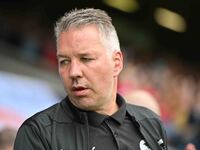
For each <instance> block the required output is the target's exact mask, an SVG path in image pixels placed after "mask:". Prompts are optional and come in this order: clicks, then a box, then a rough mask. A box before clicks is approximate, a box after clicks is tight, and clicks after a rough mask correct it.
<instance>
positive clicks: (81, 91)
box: [72, 86, 88, 96]
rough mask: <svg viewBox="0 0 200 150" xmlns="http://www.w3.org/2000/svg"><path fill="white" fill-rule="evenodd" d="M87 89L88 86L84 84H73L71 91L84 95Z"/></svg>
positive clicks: (77, 94) (76, 94)
mask: <svg viewBox="0 0 200 150" xmlns="http://www.w3.org/2000/svg"><path fill="white" fill-rule="evenodd" d="M87 91H88V88H86V87H84V86H74V87H72V93H73V94H74V95H75V96H84V95H86V92H87Z"/></svg>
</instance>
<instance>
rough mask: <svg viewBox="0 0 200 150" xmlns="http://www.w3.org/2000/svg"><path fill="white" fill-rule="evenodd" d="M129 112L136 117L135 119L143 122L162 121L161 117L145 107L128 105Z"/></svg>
mask: <svg viewBox="0 0 200 150" xmlns="http://www.w3.org/2000/svg"><path fill="white" fill-rule="evenodd" d="M127 111H128V112H129V114H130V115H131V116H133V117H135V119H136V120H138V121H142V120H144V119H156V120H157V119H158V120H160V117H159V116H158V115H157V114H156V113H154V112H153V111H152V110H150V109H148V108H146V107H143V106H138V105H133V104H127Z"/></svg>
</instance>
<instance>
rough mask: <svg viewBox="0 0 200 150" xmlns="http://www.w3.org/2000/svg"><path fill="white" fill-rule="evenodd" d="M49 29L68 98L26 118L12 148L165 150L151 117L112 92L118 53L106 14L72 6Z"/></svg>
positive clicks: (158, 127) (159, 129)
mask: <svg viewBox="0 0 200 150" xmlns="http://www.w3.org/2000/svg"><path fill="white" fill-rule="evenodd" d="M55 33H56V38H57V58H58V63H59V74H60V76H61V79H62V81H63V83H64V87H65V89H66V92H67V95H68V96H67V97H66V98H65V99H64V100H63V101H61V102H60V103H58V104H56V105H54V106H52V107H50V108H48V109H46V110H44V111H42V112H39V113H37V114H36V115H34V116H32V117H31V118H29V119H28V120H26V121H25V122H24V123H23V125H22V126H21V127H20V129H19V131H18V134H17V137H16V141H15V145H14V150H33V149H35V150H133V149H135V150H150V149H151V150H166V149H167V144H166V135H165V131H164V129H163V126H162V124H161V122H160V120H159V118H158V117H157V115H156V114H154V113H153V112H152V111H150V110H148V109H145V108H143V107H139V106H134V105H130V104H126V103H125V100H124V99H123V98H122V97H121V96H120V95H118V94H117V81H118V76H119V73H120V72H121V70H122V68H123V56H122V52H121V51H120V46H119V41H118V36H117V33H116V31H115V28H114V26H113V25H112V23H111V18H110V17H109V16H108V15H107V13H106V12H104V11H102V10H99V9H93V8H88V9H80V10H77V9H75V10H72V11H71V12H69V13H66V14H65V15H64V16H63V17H62V18H60V19H59V20H58V22H57V24H56V27H55Z"/></svg>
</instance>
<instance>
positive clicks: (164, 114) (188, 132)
mask: <svg viewBox="0 0 200 150" xmlns="http://www.w3.org/2000/svg"><path fill="white" fill-rule="evenodd" d="M14 18H15V19H14V20H7V19H6V17H5V18H1V19H0V51H1V52H2V53H4V54H5V55H9V56H11V57H14V58H15V59H20V60H23V61H24V62H25V63H30V64H34V65H36V66H38V67H43V68H45V69H51V70H55V71H56V69H57V68H56V65H57V63H56V55H55V54H56V47H55V41H54V36H53V33H52V32H53V26H50V27H49V26H48V27H47V26H45V25H44V24H41V21H40V22H37V20H34V18H32V17H31V18H23V17H19V16H15V17H14ZM24 20H26V22H24ZM3 45H9V46H10V47H14V50H15V51H13V50H12V51H8V50H7V49H3V48H2V46H3ZM122 50H123V49H122ZM127 56H129V57H127ZM124 62H125V65H124V69H123V72H122V73H121V76H120V80H119V87H118V90H119V93H121V94H122V95H128V94H130V93H131V92H134V91H136V90H142V91H145V92H147V93H149V94H150V95H151V96H153V98H154V99H156V102H157V103H158V106H159V115H160V116H161V119H162V121H163V122H164V125H165V128H166V131H167V135H168V139H169V143H170V144H171V145H172V146H174V147H176V148H177V149H180V150H181V149H184V148H183V147H184V146H185V145H186V143H188V142H192V143H194V144H195V145H196V147H197V149H200V76H199V72H198V71H196V70H195V69H191V67H190V66H189V65H188V66H187V65H186V64H184V63H182V62H180V61H179V60H178V59H177V58H173V59H171V58H170V59H169V58H160V57H156V58H153V59H149V60H148V61H147V60H146V59H143V57H141V58H137V56H133V57H132V56H131V55H130V54H129V52H128V51H126V53H125V60H124ZM6 132H8V131H7V129H6ZM11 132H12V134H14V133H15V132H14V131H9V132H8V133H9V134H8V137H9V135H10V133H11ZM2 135H5V134H4V130H3V129H2V132H1V133H0V150H1V147H2V146H4V145H2V142H3V141H4V138H3V136H2ZM12 138H13V135H12ZM1 145H2V146H1ZM4 150H5V149H4Z"/></svg>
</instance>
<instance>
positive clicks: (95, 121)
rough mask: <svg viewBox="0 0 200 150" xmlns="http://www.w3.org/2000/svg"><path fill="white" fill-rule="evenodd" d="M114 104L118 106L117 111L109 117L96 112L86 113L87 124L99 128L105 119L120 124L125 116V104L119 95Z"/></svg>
mask: <svg viewBox="0 0 200 150" xmlns="http://www.w3.org/2000/svg"><path fill="white" fill-rule="evenodd" d="M116 102H117V104H118V106H119V110H118V111H117V112H116V113H114V114H113V115H111V116H107V115H102V114H99V113H96V112H88V113H87V115H88V121H89V124H91V125H93V126H99V125H100V124H101V123H102V122H103V121H104V120H105V119H106V118H112V119H114V120H115V121H116V122H118V123H119V124H122V123H123V121H124V119H125V115H126V103H125V100H124V99H123V98H122V97H121V96H120V95H119V94H117V99H116Z"/></svg>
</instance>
